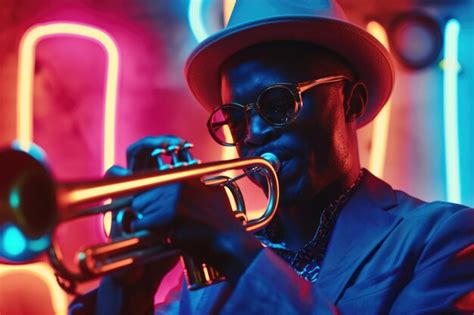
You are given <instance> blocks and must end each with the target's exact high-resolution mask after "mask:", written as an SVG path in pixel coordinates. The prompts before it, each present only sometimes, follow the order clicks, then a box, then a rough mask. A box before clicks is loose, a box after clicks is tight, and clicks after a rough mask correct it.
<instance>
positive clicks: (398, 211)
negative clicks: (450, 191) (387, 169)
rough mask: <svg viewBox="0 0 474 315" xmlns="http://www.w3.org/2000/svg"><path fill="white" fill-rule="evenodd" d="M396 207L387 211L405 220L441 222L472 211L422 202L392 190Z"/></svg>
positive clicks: (465, 208)
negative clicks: (457, 214)
mask: <svg viewBox="0 0 474 315" xmlns="http://www.w3.org/2000/svg"><path fill="white" fill-rule="evenodd" d="M394 193H395V196H396V199H397V206H396V207H394V208H392V209H390V210H389V211H390V212H391V213H392V214H394V215H397V216H401V217H403V218H404V219H406V220H420V219H423V218H424V219H433V220H443V219H446V218H448V217H450V216H452V215H454V214H456V213H460V212H467V213H470V212H472V211H474V209H471V208H470V207H468V206H466V205H461V204H456V203H451V202H446V201H439V200H438V201H431V202H427V201H423V200H421V199H418V198H416V197H413V196H411V195H409V194H407V193H406V192H403V191H400V190H394Z"/></svg>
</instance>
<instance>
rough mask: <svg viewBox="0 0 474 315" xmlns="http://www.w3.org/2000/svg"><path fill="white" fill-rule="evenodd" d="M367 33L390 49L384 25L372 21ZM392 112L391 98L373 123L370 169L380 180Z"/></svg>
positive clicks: (382, 172)
mask: <svg viewBox="0 0 474 315" xmlns="http://www.w3.org/2000/svg"><path fill="white" fill-rule="evenodd" d="M367 31H368V32H369V33H371V34H372V35H373V36H374V37H375V38H377V39H378V40H379V41H380V42H381V43H382V45H384V46H385V48H387V49H389V46H388V39H387V33H386V32H385V30H384V28H383V27H382V25H380V24H379V23H377V22H375V21H372V22H370V23H369V24H368V25H367ZM391 111H392V98H389V100H388V101H387V103H385V106H384V107H383V108H382V110H381V111H380V113H379V114H378V115H377V117H376V118H375V119H374V123H373V130H372V145H371V150H370V160H369V169H370V171H371V172H372V173H374V174H375V175H376V176H378V177H380V178H383V175H384V168H385V156H386V153H387V141H388V132H389V127H390V114H391Z"/></svg>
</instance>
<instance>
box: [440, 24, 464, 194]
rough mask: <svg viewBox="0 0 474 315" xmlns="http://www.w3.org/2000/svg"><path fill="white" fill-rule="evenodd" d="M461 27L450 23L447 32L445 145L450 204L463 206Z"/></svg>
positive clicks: (445, 57) (445, 36)
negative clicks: (459, 108) (460, 90)
mask: <svg viewBox="0 0 474 315" xmlns="http://www.w3.org/2000/svg"><path fill="white" fill-rule="evenodd" d="M460 28H461V26H460V24H459V22H458V21H457V20H455V19H451V20H449V21H448V23H447V24H446V28H445V31H444V43H445V44H444V62H443V76H444V81H443V87H444V95H443V101H444V143H445V159H446V182H447V183H446V189H447V199H448V201H450V202H456V203H461V176H460V167H459V126H458V95H457V90H458V72H459V68H460V66H459V61H458V41H459V31H460Z"/></svg>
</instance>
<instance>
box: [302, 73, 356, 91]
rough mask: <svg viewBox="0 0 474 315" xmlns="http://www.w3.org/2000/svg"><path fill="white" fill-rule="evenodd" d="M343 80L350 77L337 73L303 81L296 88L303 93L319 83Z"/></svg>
mask: <svg viewBox="0 0 474 315" xmlns="http://www.w3.org/2000/svg"><path fill="white" fill-rule="evenodd" d="M342 80H349V81H350V79H349V78H348V77H346V76H343V75H335V76H330V77H326V78H321V79H316V80H311V81H305V82H301V83H299V84H297V85H296V88H297V89H298V92H300V93H303V92H305V91H307V90H309V89H311V88H313V87H315V86H317V85H321V84H326V83H333V82H339V81H342Z"/></svg>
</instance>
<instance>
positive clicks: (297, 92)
mask: <svg viewBox="0 0 474 315" xmlns="http://www.w3.org/2000/svg"><path fill="white" fill-rule="evenodd" d="M340 81H348V82H352V80H351V79H350V78H349V77H347V76H344V75H331V76H327V77H322V78H318V79H315V80H310V81H304V82H299V83H296V84H294V83H276V84H272V85H270V86H269V87H266V88H265V89H263V90H262V91H261V92H260V93H259V94H258V97H257V100H256V101H255V102H254V103H249V104H246V105H242V104H239V103H225V104H222V105H219V106H217V107H216V108H215V109H214V110H213V111H212V112H211V115H210V116H209V119H208V120H207V129H208V130H209V133H210V134H211V137H212V138H213V139H214V140H215V141H216V142H217V143H219V144H220V145H222V146H226V147H233V146H237V145H238V144H240V143H241V142H242V140H241V141H239V142H235V143H229V142H225V141H223V140H221V139H220V138H219V137H218V136H217V135H216V133H215V132H214V131H213V130H214V128H213V127H212V125H213V124H215V123H212V118H213V117H214V115H215V114H216V113H217V112H218V111H219V110H221V109H222V108H223V107H225V106H233V107H240V108H242V109H243V112H244V115H246V113H247V112H248V111H250V110H252V109H253V108H255V110H256V111H257V113H258V114H259V115H260V117H261V118H262V119H263V120H264V121H265V122H267V123H268V124H270V125H271V126H274V127H277V128H282V127H285V126H288V125H289V124H290V123H292V122H293V121H294V120H295V119H296V117H297V116H298V113H299V112H300V111H301V108H303V98H302V95H301V94H302V93H304V92H306V91H308V90H309V89H311V88H314V87H316V86H318V85H322V84H327V83H335V82H340ZM275 87H282V88H285V89H287V90H288V91H289V92H290V93H291V95H292V96H293V99H294V101H295V115H294V116H293V117H292V118H291V119H290V120H289V121H287V122H284V123H275V122H272V121H271V120H269V119H268V118H267V117H265V116H264V115H263V114H262V112H261V109H260V105H259V104H260V98H261V97H262V95H263V94H264V93H265V92H267V91H268V90H270V89H273V88H275ZM247 125H248V124H247ZM219 128H220V127H219ZM247 129H248V126H247ZM247 133H248V130H247Z"/></svg>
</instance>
